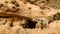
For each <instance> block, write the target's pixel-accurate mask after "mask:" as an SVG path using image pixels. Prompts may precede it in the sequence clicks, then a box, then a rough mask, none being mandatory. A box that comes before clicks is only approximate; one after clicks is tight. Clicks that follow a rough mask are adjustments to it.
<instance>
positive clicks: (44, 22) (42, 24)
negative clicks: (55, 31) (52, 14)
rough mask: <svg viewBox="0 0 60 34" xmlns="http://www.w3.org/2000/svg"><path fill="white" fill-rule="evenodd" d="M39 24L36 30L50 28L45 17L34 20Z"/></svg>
mask: <svg viewBox="0 0 60 34" xmlns="http://www.w3.org/2000/svg"><path fill="white" fill-rule="evenodd" d="M34 20H35V21H36V22H37V23H36V28H41V29H42V28H46V27H47V26H48V19H46V18H44V17H40V18H35V19H34Z"/></svg>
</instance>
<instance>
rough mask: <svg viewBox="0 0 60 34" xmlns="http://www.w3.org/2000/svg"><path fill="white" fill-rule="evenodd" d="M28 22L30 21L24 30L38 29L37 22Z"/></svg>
mask: <svg viewBox="0 0 60 34" xmlns="http://www.w3.org/2000/svg"><path fill="white" fill-rule="evenodd" d="M27 21H28V24H26V25H25V27H23V28H29V29H33V28H35V27H36V22H33V21H31V20H27Z"/></svg>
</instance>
